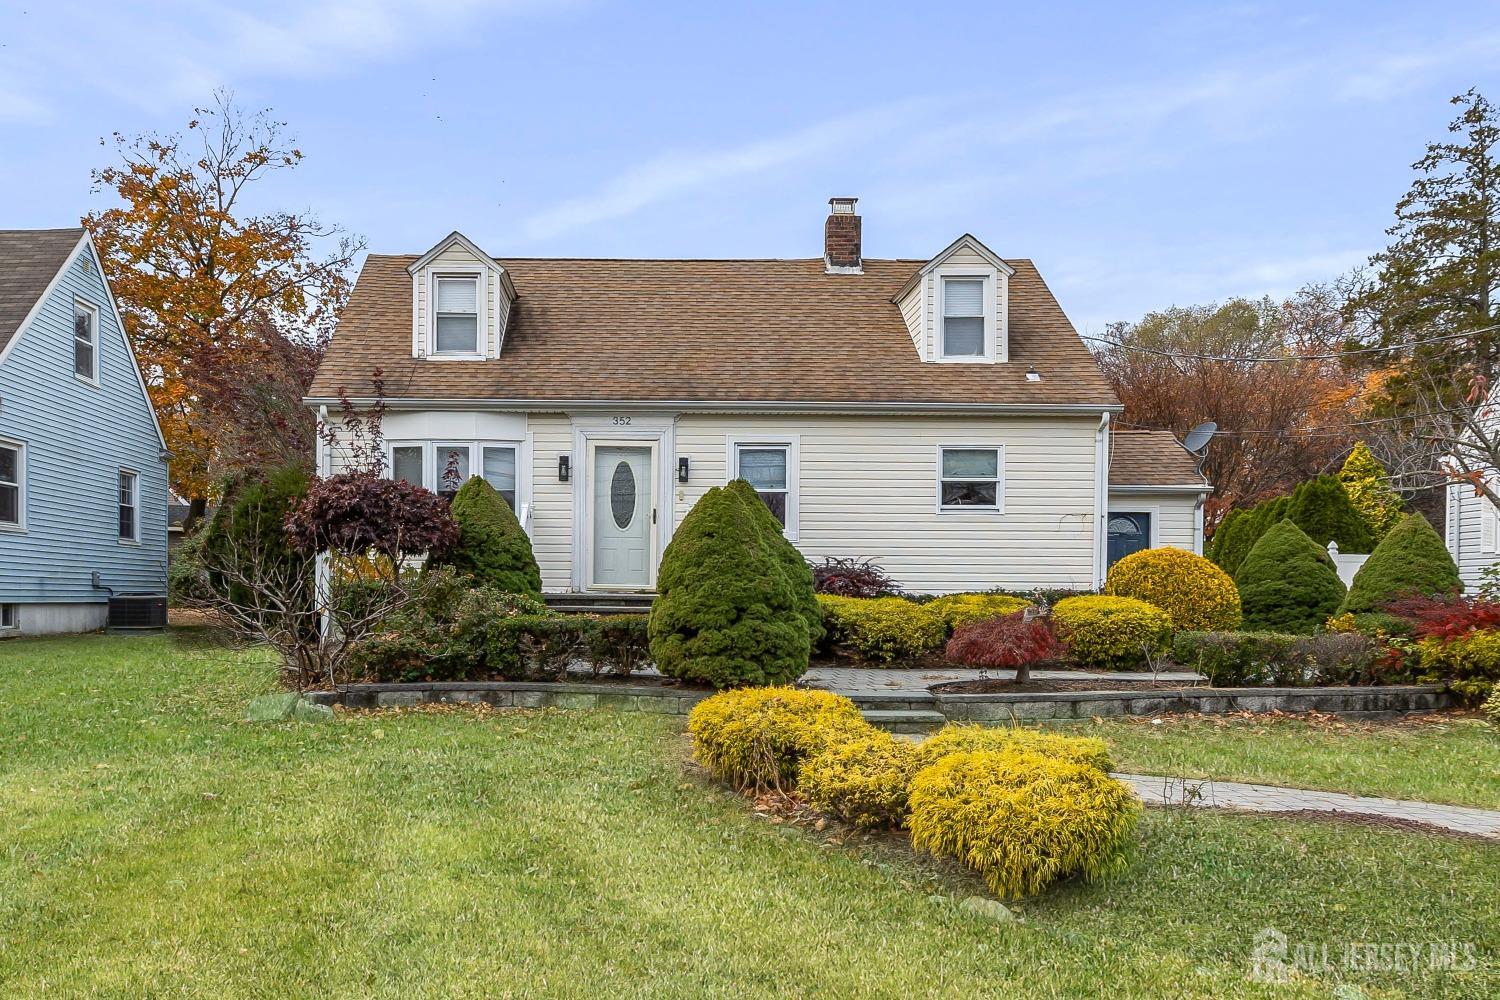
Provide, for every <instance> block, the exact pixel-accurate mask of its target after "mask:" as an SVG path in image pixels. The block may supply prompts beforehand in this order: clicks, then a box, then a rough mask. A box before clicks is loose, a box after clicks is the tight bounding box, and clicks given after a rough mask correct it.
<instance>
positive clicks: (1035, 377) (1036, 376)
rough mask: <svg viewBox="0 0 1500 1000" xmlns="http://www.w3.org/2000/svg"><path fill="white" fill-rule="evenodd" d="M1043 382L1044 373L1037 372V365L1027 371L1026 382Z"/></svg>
mask: <svg viewBox="0 0 1500 1000" xmlns="http://www.w3.org/2000/svg"><path fill="white" fill-rule="evenodd" d="M1041 380H1042V373H1041V372H1039V371H1037V370H1036V366H1035V365H1032V366H1031V367H1030V368H1028V369H1026V381H1028V382H1040V381H1041Z"/></svg>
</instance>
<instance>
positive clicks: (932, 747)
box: [916, 722, 1113, 771]
mask: <svg viewBox="0 0 1500 1000" xmlns="http://www.w3.org/2000/svg"><path fill="white" fill-rule="evenodd" d="M975 750H997V751H1001V750H1024V751H1026V752H1027V753H1032V754H1036V755H1037V756H1039V757H1046V758H1048V759H1053V760H1066V761H1071V762H1073V763H1075V764H1086V765H1088V766H1089V767H1093V768H1097V769H1098V770H1100V771H1108V770H1110V769H1111V768H1112V767H1113V765H1112V764H1111V762H1110V759H1109V747H1108V745H1106V744H1105V742H1104V741H1103V740H1101V739H1097V738H1095V737H1093V736H1064V735H1062V734H1061V733H1051V732H1047V731H1046V730H1043V729H1021V728H1018V727H1004V726H981V725H976V724H973V723H952V722H950V723H949V724H948V725H946V726H944V727H943V728H942V729H939V730H938V731H937V732H935V733H933V734H932V735H931V736H929V737H927V739H925V740H923V741H922V742H921V743H918V744H916V759H917V767H918V769H920V768H923V767H926V766H928V765H929V764H935V763H936V762H938V761H939V760H942V759H943V758H944V757H947V756H948V755H950V754H955V753H971V752H973V751H975Z"/></svg>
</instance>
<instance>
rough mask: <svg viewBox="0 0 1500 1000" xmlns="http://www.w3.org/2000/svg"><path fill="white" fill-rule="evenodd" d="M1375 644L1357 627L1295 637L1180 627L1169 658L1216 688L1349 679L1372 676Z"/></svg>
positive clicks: (1345, 680) (1285, 685)
mask: <svg viewBox="0 0 1500 1000" xmlns="http://www.w3.org/2000/svg"><path fill="white" fill-rule="evenodd" d="M1379 652H1380V650H1379V646H1378V645H1377V644H1376V643H1375V641H1374V640H1372V639H1370V638H1369V637H1368V636H1364V635H1360V634H1359V633H1357V632H1348V633H1333V634H1328V635H1316V636H1299V635H1288V634H1285V633H1278V632H1179V633H1177V635H1176V636H1174V637H1173V639H1172V660H1173V661H1174V662H1176V663H1177V664H1179V665H1181V666H1183V667H1186V668H1188V669H1190V670H1197V671H1198V672H1199V673H1201V674H1203V675H1204V676H1206V677H1207V678H1208V682H1209V684H1211V685H1213V686H1214V687H1248V686H1255V685H1261V684H1277V685H1281V686H1283V687H1289V686H1294V685H1301V684H1348V683H1353V682H1356V681H1361V680H1368V679H1371V678H1372V677H1373V676H1374V673H1375V669H1376V666H1377V663H1378V660H1379Z"/></svg>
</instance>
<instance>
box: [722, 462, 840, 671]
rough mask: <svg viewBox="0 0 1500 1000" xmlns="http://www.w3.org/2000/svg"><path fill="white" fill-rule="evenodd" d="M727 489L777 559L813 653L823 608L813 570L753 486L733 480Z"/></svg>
mask: <svg viewBox="0 0 1500 1000" xmlns="http://www.w3.org/2000/svg"><path fill="white" fill-rule="evenodd" d="M727 488H728V489H729V490H730V491H731V492H733V493H734V494H735V495H736V496H737V497H739V498H740V501H741V502H742V503H744V504H745V506H746V507H747V508H749V510H750V512H751V513H752V514H754V515H755V520H756V523H758V524H759V525H760V528H761V531H762V532H763V533H764V537H765V542H766V545H767V546H768V547H769V548H770V550H771V554H772V555H773V556H775V557H776V564H777V565H778V566H780V567H781V572H782V575H784V576H785V577H786V581H787V584H788V585H789V586H790V587H791V588H792V591H793V593H794V594H795V595H796V598H797V607H798V612H799V613H800V614H801V615H802V620H803V621H805V622H807V637H808V641H809V642H811V643H812V646H813V648H814V649H816V648H817V646H818V644H819V643H820V642H822V641H823V635H824V629H823V608H822V606H821V605H819V604H818V596H817V593H816V591H815V590H814V589H813V571H812V567H811V566H809V565H808V564H807V560H806V559H804V558H802V553H801V552H799V551H798V550H797V546H795V545H793V544H792V543H791V541H790V540H788V538H787V537H786V532H785V531H784V530H782V526H781V522H780V521H778V520H776V515H775V514H772V513H771V508H769V507H767V506H766V502H765V501H764V500H762V499H761V498H760V494H759V493H757V492H755V487H754V486H751V485H750V484H749V483H747V482H746V481H745V480H743V479H736V480H735V481H734V482H732V483H730V484H729V486H728V487H727Z"/></svg>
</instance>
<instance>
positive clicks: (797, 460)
mask: <svg viewBox="0 0 1500 1000" xmlns="http://www.w3.org/2000/svg"><path fill="white" fill-rule="evenodd" d="M726 444H727V449H726V452H725V456H724V467H725V468H726V469H728V470H729V475H728V476H727V477H725V482H730V481H732V480H735V479H738V478H739V477H740V449H741V448H785V449H786V525H785V526H784V528H783V531H782V533H783V534H785V535H786V537H787V540H788V541H793V542H795V541H796V540H797V538H798V536H799V535H800V534H801V532H802V515H801V508H802V490H801V488H800V481H801V479H802V474H801V468H802V437H801V435H798V434H780V435H773V436H771V437H745V436H741V435H734V434H732V435H729V436H728V437H727V438H726Z"/></svg>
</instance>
